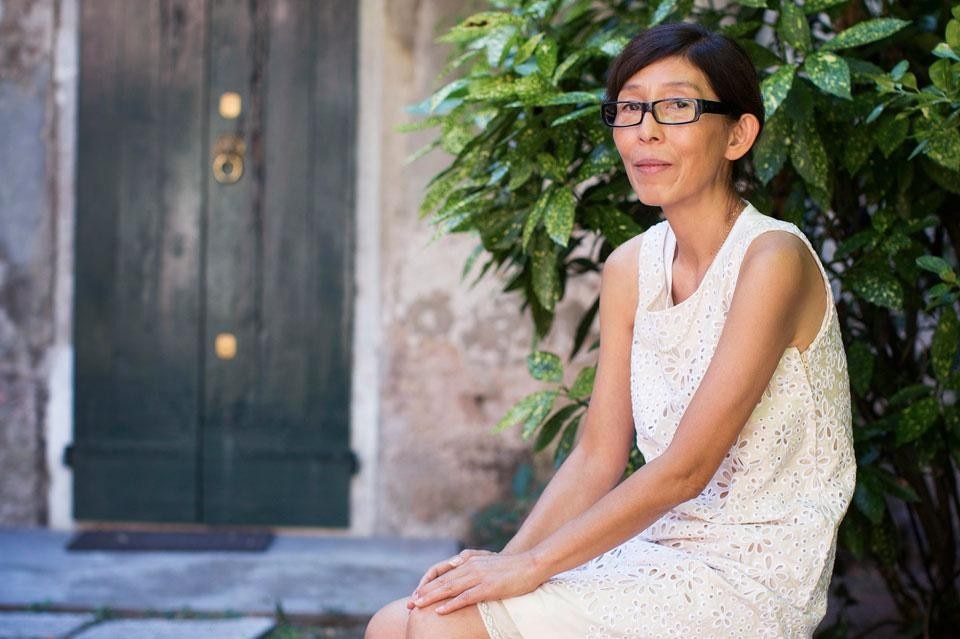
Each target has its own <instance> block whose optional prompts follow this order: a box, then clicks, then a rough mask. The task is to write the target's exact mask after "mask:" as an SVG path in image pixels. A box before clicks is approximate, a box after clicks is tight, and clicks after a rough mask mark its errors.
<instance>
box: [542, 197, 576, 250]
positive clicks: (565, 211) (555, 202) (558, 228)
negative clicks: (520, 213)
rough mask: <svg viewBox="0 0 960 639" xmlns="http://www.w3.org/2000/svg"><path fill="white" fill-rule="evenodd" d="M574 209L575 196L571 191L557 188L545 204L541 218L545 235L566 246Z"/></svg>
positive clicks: (571, 226)
mask: <svg viewBox="0 0 960 639" xmlns="http://www.w3.org/2000/svg"><path fill="white" fill-rule="evenodd" d="M576 210H577V198H576V196H575V195H574V194H573V192H571V191H570V190H569V189H565V188H564V189H560V190H558V191H557V193H556V195H554V196H553V198H552V199H551V200H550V203H549V204H548V205H547V210H546V213H545V214H544V218H543V221H544V225H545V226H546V227H547V235H549V236H550V239H551V240H553V241H554V242H556V243H557V244H559V245H560V246H566V245H567V242H568V241H569V240H570V232H571V231H573V218H574V213H575V211H576Z"/></svg>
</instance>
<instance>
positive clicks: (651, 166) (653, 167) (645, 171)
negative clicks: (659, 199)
mask: <svg viewBox="0 0 960 639" xmlns="http://www.w3.org/2000/svg"><path fill="white" fill-rule="evenodd" d="M634 166H635V167H636V169H637V171H639V172H640V173H641V174H642V175H653V174H655V173H660V172H662V171H665V170H666V169H668V168H669V167H670V166H671V165H670V164H667V163H659V162H658V163H652V162H644V163H643V164H634Z"/></svg>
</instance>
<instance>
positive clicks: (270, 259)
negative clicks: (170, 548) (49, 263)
mask: <svg viewBox="0 0 960 639" xmlns="http://www.w3.org/2000/svg"><path fill="white" fill-rule="evenodd" d="M80 6H81V26H80V74H79V105H78V140H77V145H78V146H77V148H78V153H77V177H76V179H77V227H76V294H75V299H76V306H75V313H74V318H75V334H74V343H75V346H76V348H75V356H76V359H75V380H76V385H75V389H74V424H75V432H74V437H73V443H72V445H71V447H70V449H69V450H68V462H69V463H70V464H71V465H72V467H73V469H74V514H75V516H76V517H77V518H78V519H81V520H101V521H103V520H110V521H159V522H195V523H208V524H255V525H310V526H346V525H348V523H349V508H348V502H349V484H350V478H351V475H352V473H353V472H354V471H355V470H356V468H355V460H354V457H353V454H352V453H351V451H350V449H349V398H350V353H351V341H352V339H351V338H352V336H351V325H352V305H351V300H352V298H353V290H352V281H353V277H352V268H351V266H352V261H353V260H352V258H353V246H354V241H353V238H354V206H353V201H354V173H355V170H354V162H355V148H354V147H355V123H356V113H357V99H358V96H357V95H356V86H357V81H356V51H357V46H356V44H357V43H356V38H357V35H356V31H357V29H356V25H357V15H356V11H357V8H356V3H355V2H352V1H348V0H137V2H129V1H128V0H84V2H82V3H81V4H80Z"/></svg>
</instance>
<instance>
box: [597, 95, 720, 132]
mask: <svg viewBox="0 0 960 639" xmlns="http://www.w3.org/2000/svg"><path fill="white" fill-rule="evenodd" d="M647 111H649V112H651V113H653V119H654V120H656V121H657V122H659V123H660V124H689V123H690V122H696V121H697V120H699V119H700V115H701V114H703V113H720V114H730V113H734V109H733V107H731V106H730V105H728V104H724V103H723V102H717V101H716V100H704V99H703V98H665V99H663V100H654V101H653V102H639V101H636V100H607V101H604V102H601V103H600V117H601V118H602V119H603V123H604V124H606V125H607V126H609V127H623V126H637V125H638V124H640V123H641V122H643V116H644V115H645V114H646V113H647Z"/></svg>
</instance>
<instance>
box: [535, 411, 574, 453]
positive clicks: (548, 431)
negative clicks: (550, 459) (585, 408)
mask: <svg viewBox="0 0 960 639" xmlns="http://www.w3.org/2000/svg"><path fill="white" fill-rule="evenodd" d="M579 408H580V406H579V405H578V404H568V405H567V406H564V407H563V408H561V409H560V410H558V411H557V412H556V413H554V414H553V415H551V416H550V419H548V420H547V421H546V422H544V424H543V426H542V427H541V428H540V432H539V433H537V439H536V441H535V442H534V444H533V450H534V451H535V452H538V453H539V452H540V451H541V450H543V449H544V448H546V447H547V446H549V445H550V442H552V441H553V439H554V438H555V437H556V436H557V433H559V432H560V428H561V427H562V426H563V424H564V422H566V421H567V419H568V418H569V417H570V416H571V415H573V413H574V412H576V411H577V409H579Z"/></svg>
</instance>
